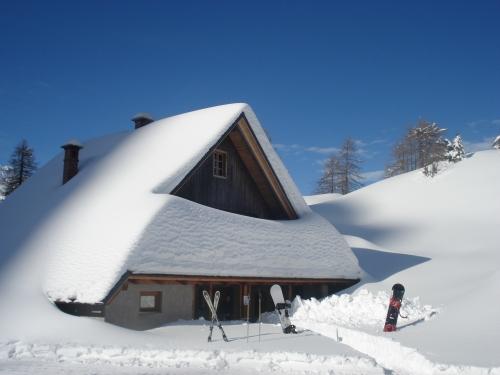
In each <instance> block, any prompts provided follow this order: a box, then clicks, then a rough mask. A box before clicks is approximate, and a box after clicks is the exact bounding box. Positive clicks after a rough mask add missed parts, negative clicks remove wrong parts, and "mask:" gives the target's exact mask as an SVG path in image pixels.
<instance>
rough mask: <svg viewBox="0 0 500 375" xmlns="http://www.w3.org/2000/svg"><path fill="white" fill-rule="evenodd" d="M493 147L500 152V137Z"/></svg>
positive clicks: (496, 139)
mask: <svg viewBox="0 0 500 375" xmlns="http://www.w3.org/2000/svg"><path fill="white" fill-rule="evenodd" d="M492 147H493V148H494V149H497V150H500V135H499V136H498V137H496V138H495V140H494V141H493V144H492Z"/></svg>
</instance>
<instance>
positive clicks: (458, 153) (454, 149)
mask: <svg viewBox="0 0 500 375" xmlns="http://www.w3.org/2000/svg"><path fill="white" fill-rule="evenodd" d="M464 158H465V149H464V144H463V142H462V137H461V136H460V134H458V135H457V136H456V137H455V138H453V141H450V140H448V139H446V159H447V160H448V161H451V162H454V163H456V162H458V161H461V160H463V159H464Z"/></svg>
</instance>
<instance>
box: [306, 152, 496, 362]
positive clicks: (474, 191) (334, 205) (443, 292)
mask: <svg viewBox="0 0 500 375" xmlns="http://www.w3.org/2000/svg"><path fill="white" fill-rule="evenodd" d="M499 166H500V153H499V152H498V151H497V150H487V151H481V152H476V153H475V154H473V155H472V156H470V157H468V158H466V159H464V160H462V161H460V162H458V163H454V164H449V165H448V166H447V168H446V169H443V170H441V171H440V172H439V173H438V174H437V175H436V176H435V177H433V178H428V177H425V176H424V175H423V174H422V172H421V170H417V171H413V172H410V173H405V174H402V175H399V176H395V177H391V178H388V179H385V180H383V181H380V182H378V183H375V184H373V185H369V186H367V187H365V188H363V189H360V190H357V191H355V192H353V193H350V194H347V195H345V196H343V197H340V198H335V199H330V200H323V201H322V202H321V203H317V204H312V205H311V208H312V209H313V210H314V211H315V212H317V213H319V214H321V215H323V216H324V217H325V218H327V219H328V220H329V221H330V222H331V223H332V224H333V225H335V226H336V228H338V230H339V231H340V232H341V233H342V234H344V235H345V236H346V239H347V240H348V241H349V242H350V245H351V247H352V248H353V251H354V253H355V254H356V256H357V258H358V261H359V263H360V265H361V267H362V268H363V269H364V270H365V271H366V272H367V273H368V274H369V275H370V277H369V278H364V279H363V282H362V283H363V286H361V284H360V285H357V286H356V287H362V288H364V289H367V290H369V291H371V292H372V293H377V292H378V291H379V290H388V291H389V290H390V289H391V286H392V285H393V284H395V283H401V284H403V285H405V287H406V289H407V294H408V295H412V296H421V298H422V300H424V301H425V303H428V304H431V305H432V306H437V307H439V309H440V313H439V314H438V315H437V316H436V317H435V319H431V320H429V321H425V324H420V323H419V324H415V325H411V326H409V327H405V329H402V330H400V331H397V332H395V333H394V334H393V335H391V337H393V338H395V339H397V340H398V342H399V343H400V344H401V345H403V346H404V347H407V348H418V350H419V352H420V353H421V354H422V355H424V356H425V357H426V358H428V359H429V360H431V361H432V362H433V363H448V364H455V365H460V366H462V365H463V366H465V365H470V366H480V367H498V366H499V365H500V357H499V356H498V342H499V341H500V320H499V319H498V317H499V316H500V303H499V299H498V298H495V297H493V296H499V295H500V252H499V251H498V249H499V246H498V238H499V236H498V229H499V228H500V215H499V214H498V213H499V212H500V199H499V192H500V168H499ZM317 201H319V199H317ZM485 301H488V302H487V303H485ZM403 322H404V320H403V319H402V320H401V321H400V323H401V324H404V323H403ZM357 349H358V350H361V347H357ZM372 349H373V348H372ZM370 350H371V349H370ZM361 351H363V352H364V353H368V352H367V351H364V350H361ZM369 355H370V354H369ZM376 359H377V361H378V360H379V358H378V357H377V358H376Z"/></svg>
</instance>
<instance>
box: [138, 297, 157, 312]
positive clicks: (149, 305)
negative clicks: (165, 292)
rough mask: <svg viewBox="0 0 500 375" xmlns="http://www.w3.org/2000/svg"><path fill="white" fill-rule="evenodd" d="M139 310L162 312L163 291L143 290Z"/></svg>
mask: <svg viewBox="0 0 500 375" xmlns="http://www.w3.org/2000/svg"><path fill="white" fill-rule="evenodd" d="M139 303H140V305H139V311H141V312H161V292H141V295H140V302H139Z"/></svg>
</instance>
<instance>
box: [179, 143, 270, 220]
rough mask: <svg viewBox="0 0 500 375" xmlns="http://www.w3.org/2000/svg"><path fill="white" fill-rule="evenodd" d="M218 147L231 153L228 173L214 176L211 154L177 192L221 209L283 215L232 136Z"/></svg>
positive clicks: (259, 215)
mask: <svg viewBox="0 0 500 375" xmlns="http://www.w3.org/2000/svg"><path fill="white" fill-rule="evenodd" d="M217 150H222V151H225V152H226V153H227V177H226V178H217V177H214V175H213V158H212V156H210V157H209V158H207V159H206V160H205V161H204V162H203V164H202V165H201V166H200V167H199V168H198V169H197V170H196V171H195V173H193V174H192V175H191V177H190V178H189V180H188V181H186V183H185V184H184V185H183V186H182V187H181V188H180V189H179V191H177V193H176V195H177V196H179V197H182V198H186V199H189V200H192V201H194V202H197V203H200V204H203V205H206V206H209V207H213V208H217V209H219V210H224V211H228V212H233V213H237V214H241V215H247V216H253V217H258V218H263V219H275V218H277V216H279V215H276V213H275V212H273V211H272V210H271V209H270V207H269V205H268V204H267V203H266V201H265V200H264V198H263V197H262V194H261V193H260V191H259V189H258V188H257V185H256V183H255V181H254V180H253V179H252V177H251V175H250V174H249V173H248V170H247V168H246V167H245V165H244V164H243V161H242V160H241V158H240V156H239V154H238V152H237V151H236V148H235V147H234V144H233V142H232V141H231V139H230V138H226V139H225V140H224V141H223V142H222V143H221V144H220V145H219V146H218V147H217Z"/></svg>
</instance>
